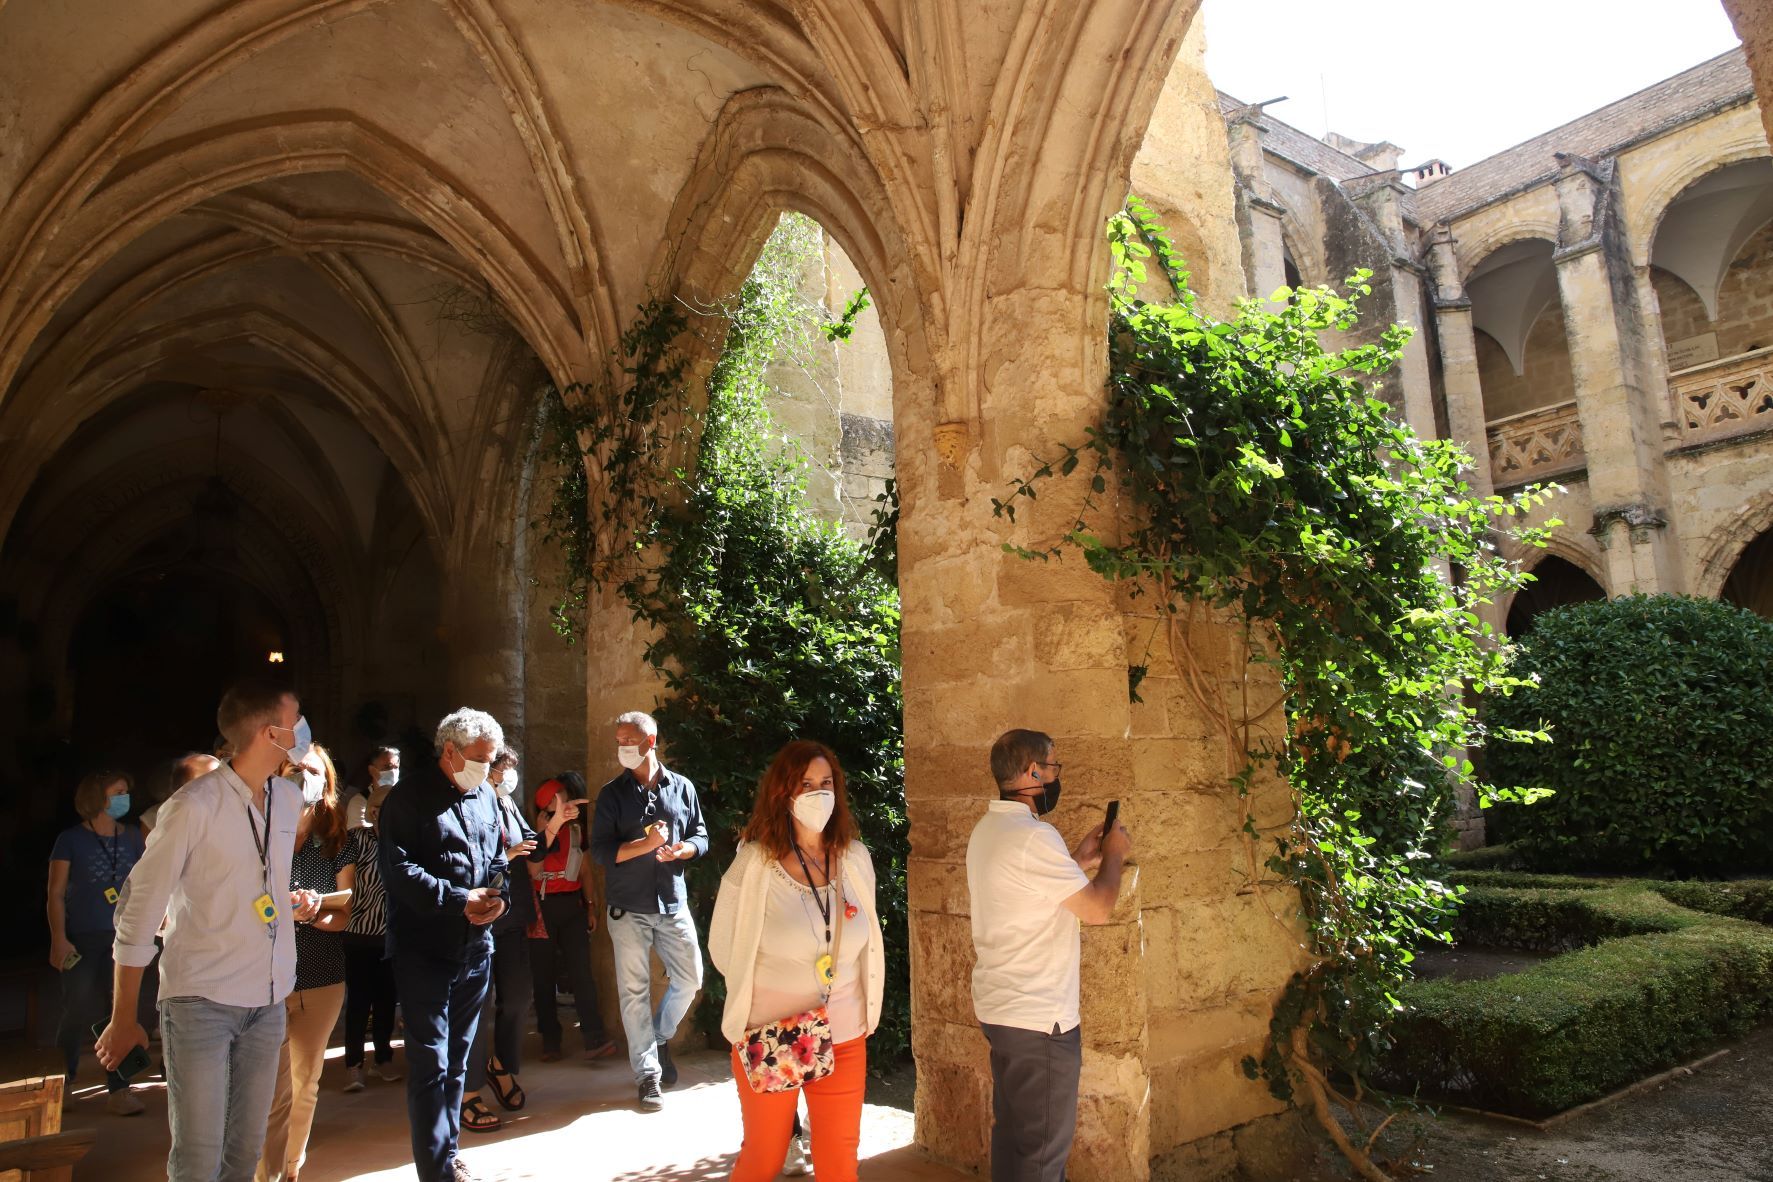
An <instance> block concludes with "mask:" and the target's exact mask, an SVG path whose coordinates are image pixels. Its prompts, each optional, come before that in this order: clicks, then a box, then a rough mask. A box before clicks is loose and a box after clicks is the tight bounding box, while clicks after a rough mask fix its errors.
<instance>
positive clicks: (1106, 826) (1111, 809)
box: [1102, 800, 1120, 841]
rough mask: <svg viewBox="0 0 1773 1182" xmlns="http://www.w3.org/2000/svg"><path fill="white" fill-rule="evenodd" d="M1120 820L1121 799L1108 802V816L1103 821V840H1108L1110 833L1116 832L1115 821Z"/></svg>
mask: <svg viewBox="0 0 1773 1182" xmlns="http://www.w3.org/2000/svg"><path fill="white" fill-rule="evenodd" d="M1118 820H1120V801H1118V800H1111V801H1109V802H1108V816H1107V817H1106V818H1104V819H1103V821H1102V840H1103V841H1107V840H1108V835H1109V834H1110V833H1112V832H1114V823H1115V822H1116V821H1118Z"/></svg>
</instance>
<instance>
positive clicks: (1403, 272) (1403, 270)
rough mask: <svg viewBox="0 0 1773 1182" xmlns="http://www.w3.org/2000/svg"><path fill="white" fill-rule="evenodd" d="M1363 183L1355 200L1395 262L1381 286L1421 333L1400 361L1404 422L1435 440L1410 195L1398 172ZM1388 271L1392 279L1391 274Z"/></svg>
mask: <svg viewBox="0 0 1773 1182" xmlns="http://www.w3.org/2000/svg"><path fill="white" fill-rule="evenodd" d="M1362 181H1363V182H1364V183H1360V184H1351V185H1349V186H1347V187H1348V189H1349V192H1350V193H1351V195H1353V196H1354V197H1355V200H1356V201H1357V203H1358V204H1359V205H1360V206H1361V208H1362V209H1364V210H1365V211H1366V212H1367V214H1368V216H1370V217H1371V218H1372V220H1373V224H1374V226H1375V227H1376V228H1377V229H1378V231H1379V235H1378V236H1379V241H1380V244H1381V245H1383V247H1384V249H1385V252H1386V253H1387V254H1388V255H1389V256H1390V258H1389V261H1388V264H1387V267H1386V269H1385V270H1378V269H1377V268H1375V270H1376V272H1377V273H1376V274H1375V275H1374V276H1373V278H1374V280H1375V282H1376V283H1383V282H1384V281H1385V280H1386V279H1389V280H1390V281H1391V294H1392V303H1393V308H1394V315H1395V316H1396V317H1397V323H1399V324H1406V325H1409V326H1410V327H1411V328H1413V329H1415V330H1416V331H1415V332H1414V333H1412V334H1411V336H1410V339H1409V341H1408V342H1407V343H1406V344H1405V345H1404V352H1403V356H1402V357H1401V358H1399V360H1398V368H1397V382H1398V387H1399V393H1400V395H1401V398H1400V402H1401V404H1402V406H1403V412H1404V421H1405V422H1406V423H1408V424H1409V425H1410V426H1411V428H1413V429H1414V430H1415V432H1416V434H1417V435H1420V436H1421V437H1422V438H1424V439H1433V438H1436V437H1437V436H1438V435H1439V434H1440V431H1439V428H1438V425H1437V423H1436V422H1435V414H1434V389H1433V384H1432V382H1431V381H1430V380H1429V373H1428V333H1427V328H1428V325H1427V324H1426V323H1424V314H1425V312H1426V309H1427V304H1428V301H1427V300H1426V299H1425V298H1424V295H1423V290H1422V280H1423V270H1422V267H1421V266H1420V265H1419V264H1417V263H1416V262H1414V261H1413V260H1412V259H1411V258H1410V257H1409V248H1408V245H1407V244H1406V242H1405V240H1404V215H1403V205H1402V202H1403V198H1404V195H1405V194H1407V193H1408V192H1409V191H1410V190H1409V189H1407V188H1406V187H1405V186H1404V183H1403V181H1402V180H1401V179H1399V175H1398V173H1397V171H1396V170H1395V169H1393V170H1390V171H1387V172H1380V173H1375V174H1374V175H1373V176H1372V177H1370V178H1362ZM1387 271H1388V272H1389V274H1387Z"/></svg>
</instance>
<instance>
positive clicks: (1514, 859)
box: [1441, 843, 1520, 870]
mask: <svg viewBox="0 0 1773 1182" xmlns="http://www.w3.org/2000/svg"><path fill="white" fill-rule="evenodd" d="M1441 861H1442V862H1444V863H1445V864H1446V865H1447V866H1449V867H1451V868H1453V869H1455V870H1513V869H1516V868H1517V867H1518V866H1519V865H1520V855H1519V854H1517V853H1515V851H1514V847H1513V846H1511V845H1508V844H1506V843H1504V844H1502V845H1486V846H1479V847H1478V848H1477V849H1475V850H1451V851H1449V852H1448V853H1446V854H1444V855H1442V857H1441Z"/></svg>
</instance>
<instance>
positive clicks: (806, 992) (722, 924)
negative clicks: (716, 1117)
mask: <svg viewBox="0 0 1773 1182" xmlns="http://www.w3.org/2000/svg"><path fill="white" fill-rule="evenodd" d="M742 837H743V841H742V843H741V844H740V846H739V852H738V855H737V856H736V857H735V858H734V859H733V864H732V865H731V866H730V867H729V868H728V869H727V872H726V875H725V876H724V877H723V878H722V879H721V882H720V894H719V896H718V898H717V899H716V900H715V904H714V922H713V923H712V924H711V925H710V927H709V931H708V953H709V957H710V959H712V960H713V962H714V967H715V968H717V969H719V970H720V972H721V974H722V975H723V976H725V978H726V1010H725V1012H724V1014H723V1015H722V1019H721V1031H722V1032H723V1033H724V1034H725V1035H726V1037H727V1039H728V1040H729V1041H730V1042H731V1043H732V1044H733V1059H732V1062H733V1077H734V1080H735V1082H736V1084H737V1086H738V1089H739V1104H740V1109H741V1111H742V1113H743V1115H744V1119H745V1141H744V1144H743V1145H742V1146H741V1147H740V1149H739V1160H738V1161H737V1162H736V1163H734V1165H733V1172H732V1179H733V1182H773V1179H775V1178H776V1177H777V1176H778V1175H779V1174H780V1173H781V1172H782V1163H783V1160H784V1158H785V1157H786V1156H787V1152H788V1140H789V1137H790V1136H791V1135H792V1128H793V1124H794V1110H795V1105H796V1102H797V1099H798V1096H799V1093H800V1091H805V1093H806V1103H807V1115H808V1118H809V1124H810V1125H811V1130H812V1147H813V1176H814V1177H816V1178H818V1179H820V1180H821V1182H855V1178H856V1147H857V1145H858V1143H859V1142H860V1140H861V1129H862V1095H863V1092H864V1090H865V1089H866V1084H867V1074H868V1035H870V1034H872V1033H873V1032H874V1028H875V1027H876V1026H877V1025H879V1023H880V993H881V985H882V983H883V982H884V981H885V979H886V957H885V951H884V947H883V944H882V941H881V933H880V920H879V919H878V917H877V916H876V914H875V909H874V862H873V860H872V859H871V858H869V856H868V851H867V850H866V849H864V848H863V846H862V843H861V842H860V841H859V840H858V839H857V837H856V822H855V819H854V818H853V817H852V816H851V815H850V810H849V803H848V800H847V799H846V797H845V793H844V783H843V769H842V768H841V767H840V766H839V765H838V762H837V756H836V755H834V754H833V753H832V752H831V750H830V749H829V748H827V747H825V746H824V745H823V744H820V743H812V742H807V741H805V740H797V741H795V742H793V743H790V744H788V745H787V746H786V747H784V748H782V750H781V751H779V752H777V754H776V758H775V760H774V762H772V763H771V764H770V768H769V771H767V772H765V773H764V777H763V783H762V784H760V785H758V789H757V803H756V804H755V806H754V807H753V809H752V813H751V820H750V822H749V823H748V824H747V825H746V826H745V831H744V833H743V835H742ZM819 1007H823V1008H824V1010H825V1011H826V1014H827V1015H828V1017H829V1022H830V1027H831V1041H832V1043H833V1044H834V1047H833V1052H834V1053H833V1059H834V1068H833V1070H832V1072H831V1073H830V1074H829V1075H827V1076H825V1077H823V1078H821V1079H817V1080H813V1081H812V1082H810V1083H808V1084H806V1085H804V1087H803V1088H801V1089H793V1088H789V1089H784V1090H782V1091H769V1090H765V1085H767V1083H768V1082H769V1080H770V1077H772V1076H776V1075H779V1074H780V1072H779V1071H777V1070H775V1069H773V1068H771V1067H770V1066H768V1065H767V1064H765V1063H764V1062H763V1061H762V1048H761V1046H758V1045H756V1044H753V1043H752V1042H751V1040H750V1039H748V1037H747V1031H751V1030H755V1029H756V1028H758V1027H761V1026H763V1025H766V1024H768V1023H774V1022H782V1021H784V1020H785V1019H790V1018H794V1017H796V1016H799V1015H802V1014H805V1013H807V1012H808V1011H812V1010H815V1009H817V1008H819ZM808 1050H809V1053H810V1051H811V1046H810V1043H809V1047H808ZM754 1060H755V1062H754Z"/></svg>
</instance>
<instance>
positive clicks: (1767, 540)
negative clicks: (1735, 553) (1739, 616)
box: [1719, 529, 1773, 620]
mask: <svg viewBox="0 0 1773 1182" xmlns="http://www.w3.org/2000/svg"><path fill="white" fill-rule="evenodd" d="M1719 598H1721V599H1723V600H1724V601H1725V602H1726V603H1734V604H1736V605H1737V606H1738V607H1746V608H1747V609H1748V610H1749V611H1751V612H1754V613H1755V614H1756V615H1758V616H1765V617H1766V618H1767V619H1770V620H1773V529H1769V530H1765V531H1763V532H1762V533H1761V534H1760V536H1758V537H1756V538H1755V540H1754V541H1752V542H1750V543H1749V544H1748V545H1747V546H1745V547H1744V548H1743V551H1742V555H1741V557H1739V558H1738V559H1737V560H1736V565H1735V566H1734V567H1732V568H1731V570H1730V577H1729V578H1728V579H1725V580H1724V589H1723V590H1722V591H1721V592H1720V593H1719Z"/></svg>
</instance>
